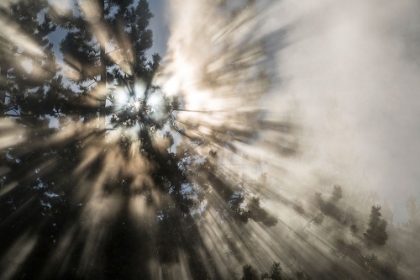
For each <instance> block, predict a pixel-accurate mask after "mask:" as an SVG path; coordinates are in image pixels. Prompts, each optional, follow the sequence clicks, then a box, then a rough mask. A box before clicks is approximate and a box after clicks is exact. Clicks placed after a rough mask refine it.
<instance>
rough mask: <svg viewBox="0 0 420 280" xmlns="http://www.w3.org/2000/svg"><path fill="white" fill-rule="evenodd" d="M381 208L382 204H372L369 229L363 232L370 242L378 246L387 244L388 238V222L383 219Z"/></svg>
mask: <svg viewBox="0 0 420 280" xmlns="http://www.w3.org/2000/svg"><path fill="white" fill-rule="evenodd" d="M380 210H381V207H380V206H372V209H371V213H370V219H369V224H368V229H367V230H366V232H365V233H363V235H364V237H365V238H366V240H367V241H368V242H369V244H374V245H377V246H383V245H385V243H386V241H387V240H388V233H387V232H386V226H387V222H386V221H385V220H383V219H381V212H380Z"/></svg>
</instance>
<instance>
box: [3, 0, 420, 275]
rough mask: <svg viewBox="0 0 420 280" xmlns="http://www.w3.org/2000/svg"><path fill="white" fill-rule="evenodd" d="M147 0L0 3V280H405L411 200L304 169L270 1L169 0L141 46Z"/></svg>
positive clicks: (415, 250) (415, 252)
mask: <svg viewBox="0 0 420 280" xmlns="http://www.w3.org/2000/svg"><path fill="white" fill-rule="evenodd" d="M151 2H152V1H149V2H148V1H146V0H83V1H75V2H74V3H72V2H69V3H71V5H70V6H69V7H63V5H60V4H59V3H60V1H47V0H10V1H3V2H1V3H0V26H1V28H0V176H1V178H0V183H1V185H0V279H1V280H9V279H42V280H47V279H98V280H99V279H110V280H111V279H113V280H116V279H121V280H122V279H124V280H126V279H127V280H129V279H242V280H251V279H252V280H260V279H261V280H262V279H272V280H279V279H284V280H286V279H381V280H383V279H419V277H420V266H419V262H420V253H419V252H420V242H419V236H420V205H419V204H418V202H416V198H415V196H411V197H410V198H409V199H408V200H407V202H406V207H405V208H406V214H407V216H408V217H409V218H408V220H405V221H401V220H398V221H394V220H393V212H392V210H391V209H390V207H389V205H387V204H386V203H385V202H384V201H383V200H381V199H380V197H379V196H378V194H377V193H375V192H374V191H371V190H367V189H363V188H360V189H355V188H354V187H353V185H354V183H353V182H349V183H348V184H347V183H346V181H345V180H341V179H340V180H339V179H337V177H336V176H335V175H334V174H333V172H332V175H330V174H329V173H328V172H324V171H322V172H321V171H319V172H317V171H313V172H312V171H311V172H308V173H305V172H304V171H305V170H309V169H308V168H309V167H308V165H309V164H307V163H305V155H306V154H305V153H306V152H305V151H306V150H305V149H307V147H308V146H307V143H306V142H305V141H304V140H303V136H302V135H303V132H302V131H303V130H304V125H303V124H302V121H301V119H300V118H299V110H300V108H299V105H297V104H296V103H295V102H293V100H292V99H293V98H291V97H290V96H279V97H278V98H277V97H273V96H275V94H276V87H277V86H278V84H279V83H281V81H279V80H278V79H277V78H276V77H278V74H279V73H277V69H275V67H274V66H273V63H274V58H273V56H272V53H273V49H277V48H283V47H285V46H282V44H283V43H282V42H281V40H277V39H276V40H274V39H273V38H279V37H282V36H283V34H285V33H286V32H283V31H282V30H275V31H273V33H268V34H262V33H261V34H260V35H259V36H254V37H253V36H252V35H253V34H254V33H256V32H258V23H257V22H256V21H255V19H256V18H257V14H258V13H259V11H260V9H269V8H270V7H269V6H262V5H260V4H259V3H258V1H252V0H249V1H238V3H239V2H241V3H240V5H239V4H238V5H235V6H232V5H230V4H229V2H230V1H214V3H213V2H211V1H203V3H200V5H198V4H197V2H195V3H196V4H193V3H194V1H186V2H188V3H192V4H191V7H192V8H191V10H190V11H187V10H185V11H184V10H182V9H183V7H184V6H182V5H181V4H180V3H181V2H182V1H180V0H176V1H173V3H171V4H167V5H168V6H170V8H168V9H170V10H171V12H172V13H173V14H176V15H178V16H177V17H176V16H175V18H176V19H175V20H174V21H173V22H172V25H171V26H170V28H171V32H172V31H173V30H176V32H175V31H173V32H172V33H171V34H172V35H171V36H170V38H169V41H168V50H167V53H166V54H157V53H152V52H151V50H153V38H154V36H156V31H152V30H151V29H150V21H151V20H152V18H153V17H154V15H153V14H152V12H151V9H150V5H151V4H152V3H151ZM184 13H185V14H184ZM188 13H196V14H195V15H194V18H195V19H196V20H197V19H199V20H198V21H197V22H196V24H191V23H190V22H188V21H187V20H185V19H186V18H189V16H188ZM270 103H275V104H276V105H275V106H276V109H275V110H272V109H267V106H266V104H270ZM277 107H278V108H277ZM270 108H271V107H270ZM337 168H338V167H337ZM311 170H312V169H311ZM320 173H322V174H320Z"/></svg>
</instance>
